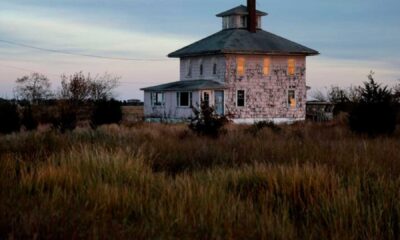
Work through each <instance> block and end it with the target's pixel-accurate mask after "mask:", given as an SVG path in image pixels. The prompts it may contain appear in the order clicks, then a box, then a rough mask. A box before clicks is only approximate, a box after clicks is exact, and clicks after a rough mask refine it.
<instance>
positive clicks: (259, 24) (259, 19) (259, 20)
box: [257, 16, 261, 28]
mask: <svg viewBox="0 0 400 240" xmlns="http://www.w3.org/2000/svg"><path fill="white" fill-rule="evenodd" d="M257 28H261V16H257Z"/></svg>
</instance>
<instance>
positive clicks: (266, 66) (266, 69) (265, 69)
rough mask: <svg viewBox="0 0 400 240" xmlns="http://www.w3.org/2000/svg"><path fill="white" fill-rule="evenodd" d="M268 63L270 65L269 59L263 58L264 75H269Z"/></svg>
mask: <svg viewBox="0 0 400 240" xmlns="http://www.w3.org/2000/svg"><path fill="white" fill-rule="evenodd" d="M270 65H271V59H270V58H268V57H267V58H264V65H263V74H264V76H266V75H269V70H270Z"/></svg>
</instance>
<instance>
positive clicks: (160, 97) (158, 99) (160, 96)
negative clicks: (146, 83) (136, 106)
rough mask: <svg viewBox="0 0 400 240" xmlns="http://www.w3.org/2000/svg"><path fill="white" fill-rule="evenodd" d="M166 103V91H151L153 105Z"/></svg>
mask: <svg viewBox="0 0 400 240" xmlns="http://www.w3.org/2000/svg"><path fill="white" fill-rule="evenodd" d="M163 104H164V93H162V92H152V93H151V105H153V106H162V105H163Z"/></svg>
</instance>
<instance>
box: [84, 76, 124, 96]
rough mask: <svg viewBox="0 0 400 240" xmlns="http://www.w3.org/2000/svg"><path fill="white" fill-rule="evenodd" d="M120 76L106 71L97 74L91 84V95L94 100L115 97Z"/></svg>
mask: <svg viewBox="0 0 400 240" xmlns="http://www.w3.org/2000/svg"><path fill="white" fill-rule="evenodd" d="M119 79H120V77H118V76H113V75H111V74H109V73H105V74H104V75H102V76H96V77H95V78H94V79H93V80H92V81H91V84H90V97H91V99H93V100H101V99H110V98H112V97H114V93H113V90H114V89H115V88H116V87H118V85H119Z"/></svg>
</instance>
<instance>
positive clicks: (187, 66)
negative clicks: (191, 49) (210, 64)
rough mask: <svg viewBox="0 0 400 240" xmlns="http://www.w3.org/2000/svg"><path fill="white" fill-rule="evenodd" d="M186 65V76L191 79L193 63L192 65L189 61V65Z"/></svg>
mask: <svg viewBox="0 0 400 240" xmlns="http://www.w3.org/2000/svg"><path fill="white" fill-rule="evenodd" d="M186 64H187V65H186V68H187V73H186V76H187V77H191V76H192V63H191V61H190V60H187V63H186Z"/></svg>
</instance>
